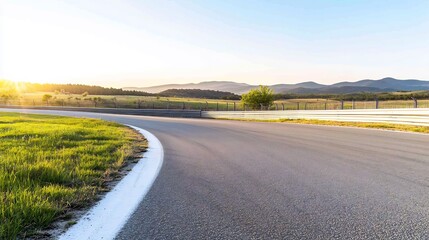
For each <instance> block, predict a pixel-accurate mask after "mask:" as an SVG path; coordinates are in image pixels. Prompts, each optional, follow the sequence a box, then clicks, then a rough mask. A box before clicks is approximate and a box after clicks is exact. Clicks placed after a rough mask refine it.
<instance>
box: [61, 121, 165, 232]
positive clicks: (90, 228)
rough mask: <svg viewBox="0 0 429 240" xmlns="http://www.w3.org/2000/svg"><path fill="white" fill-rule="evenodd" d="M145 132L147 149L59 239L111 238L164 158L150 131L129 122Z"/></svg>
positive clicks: (161, 148) (159, 167)
mask: <svg viewBox="0 0 429 240" xmlns="http://www.w3.org/2000/svg"><path fill="white" fill-rule="evenodd" d="M128 126H129V127H132V128H134V129H136V130H137V131H139V132H140V133H141V134H143V135H144V136H145V138H146V139H147V141H148V142H149V146H148V150H147V152H145V153H144V156H143V158H142V159H140V161H139V162H138V163H137V164H136V165H135V166H134V167H133V169H132V170H131V171H130V172H129V173H128V174H127V175H126V176H125V177H124V178H123V179H122V180H121V181H120V182H119V183H118V184H117V185H116V186H115V187H114V188H113V189H112V190H111V191H110V192H109V193H107V194H106V195H105V197H104V198H103V199H102V200H101V201H99V202H98V203H97V204H96V205H95V206H94V207H93V208H91V209H90V211H89V212H88V213H86V214H85V215H84V216H82V217H81V218H80V219H79V221H78V222H77V224H75V225H73V226H72V227H71V228H69V229H68V230H67V231H66V232H65V233H64V234H62V235H61V236H60V237H59V239H60V240H75V239H79V240H80V239H82V240H85V239H114V238H115V237H116V235H117V234H118V233H119V231H120V230H121V229H122V227H123V226H124V225H125V223H126V222H127V220H128V219H129V218H130V216H131V214H133V213H134V211H135V210H136V209H137V207H138V205H139V203H140V202H141V201H142V200H143V198H144V196H145V195H146V193H147V192H148V191H149V189H150V187H151V186H152V184H153V182H154V181H155V179H156V177H157V176H158V173H159V171H160V170H161V167H162V162H163V159H164V149H163V147H162V144H161V142H160V141H159V140H158V138H156V137H155V136H154V135H153V134H152V133H150V132H148V131H146V130H144V129H141V128H137V127H134V126H130V125H128Z"/></svg>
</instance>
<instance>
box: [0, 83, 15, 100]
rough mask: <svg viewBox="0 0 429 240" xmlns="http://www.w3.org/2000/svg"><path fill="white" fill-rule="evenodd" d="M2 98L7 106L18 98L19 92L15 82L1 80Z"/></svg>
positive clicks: (0, 91) (0, 92)
mask: <svg viewBox="0 0 429 240" xmlns="http://www.w3.org/2000/svg"><path fill="white" fill-rule="evenodd" d="M0 98H1V99H3V102H4V103H5V104H7V103H8V102H9V101H10V100H12V99H16V98H18V91H17V89H16V86H15V85H14V83H13V82H9V81H6V80H0Z"/></svg>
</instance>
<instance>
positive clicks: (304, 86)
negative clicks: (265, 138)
mask: <svg viewBox="0 0 429 240" xmlns="http://www.w3.org/2000/svg"><path fill="white" fill-rule="evenodd" d="M256 87H258V86H257V85H250V84H246V83H236V82H232V81H210V82H201V83H190V84H168V85H160V86H153V87H145V88H136V87H129V88H124V90H135V91H144V92H148V93H159V92H162V91H165V90H168V89H203V90H214V91H223V92H232V93H235V94H243V93H245V92H247V91H249V90H250V89H252V88H256ZM270 87H271V88H272V89H273V90H274V92H275V93H297V94H299V93H302V94H308V93H333V94H343V93H357V92H394V91H417V90H429V81H422V80H415V79H408V80H399V79H395V78H390V77H389V78H383V79H379V80H370V79H365V80H360V81H356V82H339V83H335V84H332V85H323V84H319V83H316V82H302V83H297V84H276V85H272V86H270Z"/></svg>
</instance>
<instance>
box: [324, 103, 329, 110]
mask: <svg viewBox="0 0 429 240" xmlns="http://www.w3.org/2000/svg"><path fill="white" fill-rule="evenodd" d="M327 109H328V102H325V110H327Z"/></svg>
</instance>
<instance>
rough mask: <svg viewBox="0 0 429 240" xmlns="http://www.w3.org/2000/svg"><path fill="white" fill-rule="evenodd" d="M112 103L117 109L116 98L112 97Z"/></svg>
mask: <svg viewBox="0 0 429 240" xmlns="http://www.w3.org/2000/svg"><path fill="white" fill-rule="evenodd" d="M112 102H113V105H115V108H117V107H118V99H116V97H113V98H112Z"/></svg>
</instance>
